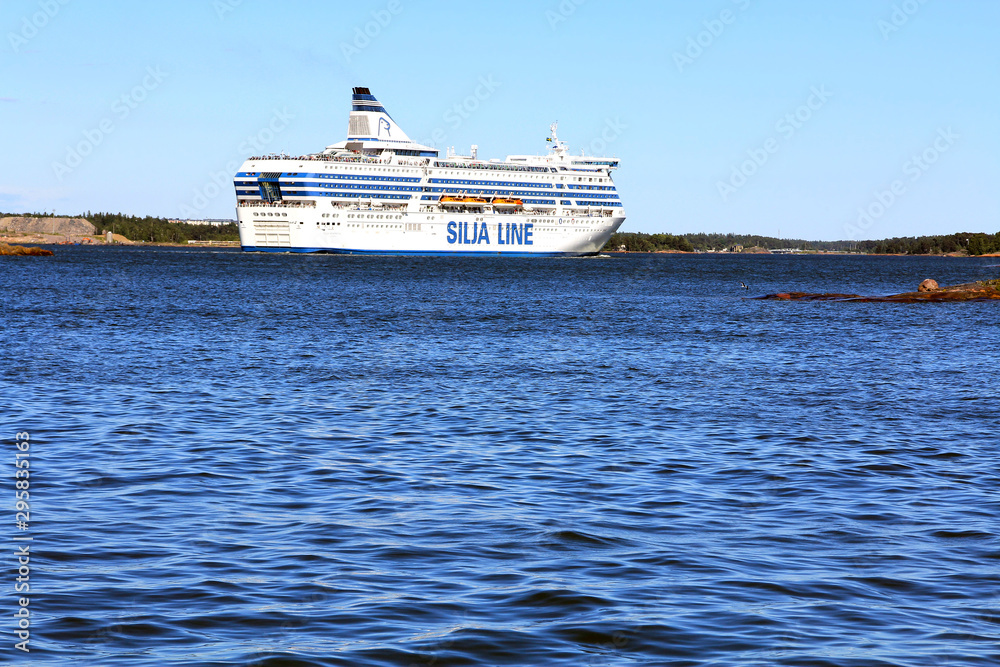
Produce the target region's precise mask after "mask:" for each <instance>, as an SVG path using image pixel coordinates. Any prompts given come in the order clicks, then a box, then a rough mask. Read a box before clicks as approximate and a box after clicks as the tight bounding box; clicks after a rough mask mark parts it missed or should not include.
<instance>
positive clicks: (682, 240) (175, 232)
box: [0, 211, 1000, 256]
mask: <svg viewBox="0 0 1000 667" xmlns="http://www.w3.org/2000/svg"><path fill="white" fill-rule="evenodd" d="M6 216H12V217H32V218H52V217H66V216H61V215H60V216H56V215H55V214H53V213H0V217H6ZM79 217H82V218H84V219H86V220H88V221H89V222H90V223H91V224H93V225H94V227H95V229H96V233H97V234H101V235H103V234H104V233H105V232H113V233H115V234H121V235H122V236H124V237H125V238H127V239H129V240H131V241H146V242H151V243H186V242H188V241H239V239H240V234H239V227H238V226H237V225H236V223H235V222H232V223H229V224H226V225H219V226H216V225H192V224H189V223H186V222H171V221H170V220H168V219H166V218H157V217H152V216H148V215H147V216H144V217H141V218H140V217H138V216H132V215H123V214H122V213H91V212H90V211H87V212H86V213H85V214H84V215H82V216H79ZM623 246H624V248H625V250H627V251H628V252H657V251H664V250H666V251H680V252H707V251H710V250H713V251H721V250H730V249H732V248H734V247H736V246H742V247H744V248H765V249H767V250H778V249H784V248H791V249H795V250H802V251H806V252H809V251H814V252H815V251H827V252H858V253H866V254H884V255H943V254H947V253H952V252H962V251H964V252H967V253H968V254H969V255H972V256H977V255H986V254H992V253H1000V232H998V233H996V234H984V233H981V232H974V233H973V232H963V233H959V234H948V235H944V236H916V237H914V236H910V237H899V238H892V239H882V240H878V241H806V240H803V239H779V238H775V237H772V236H757V235H752V234H705V233H698V234H679V235H675V234H644V233H642V232H617V233H615V234H612V235H611V238H610V239H609V240H608V242H607V244H605V246H604V250H619V249H620V248H622V247H623Z"/></svg>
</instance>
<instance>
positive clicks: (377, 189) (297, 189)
mask: <svg viewBox="0 0 1000 667" xmlns="http://www.w3.org/2000/svg"><path fill="white" fill-rule="evenodd" d="M315 185H319V186H320V187H324V188H339V189H346V190H350V191H351V192H349V193H347V192H345V193H336V192H322V191H313V190H308V189H305V186H294V187H293V186H292V185H291V184H289V185H286V186H285V187H283V188H282V192H283V193H284V194H285V195H286V196H289V197H311V196H320V197H338V196H339V197H354V196H356V195H364V194H378V195H381V196H383V197H388V198H391V199H409V196H408V195H390V194H386V193H385V190H392V191H399V190H409V191H415V192H420V188H416V187H405V186H396V187H388V186H377V185H368V186H363V187H362V186H357V187H354V186H350V185H324V184H322V183H317V184H315ZM426 191H427V192H436V193H441V194H467V195H501V196H505V197H537V196H538V195H540V194H543V193H541V192H530V191H525V192H518V191H516V190H515V191H510V190H461V189H458V188H427V189H426ZM236 194H238V195H256V194H259V191H258V190H237V191H236ZM572 196H573V197H576V198H581V199H618V195H616V194H610V193H603V194H596V193H595V194H591V193H588V192H575V193H573V195H572ZM423 199H428V197H427V196H424V197H423Z"/></svg>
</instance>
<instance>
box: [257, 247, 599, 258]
mask: <svg viewBox="0 0 1000 667" xmlns="http://www.w3.org/2000/svg"><path fill="white" fill-rule="evenodd" d="M241 249H242V250H243V252H286V253H287V252H303V253H326V254H331V255H410V256H421V257H491V256H492V257H497V256H503V257H586V256H588V255H596V254H598V252H599V251H595V252H496V251H489V250H480V251H457V250H454V251H453V250H352V249H350V248H258V247H256V246H241Z"/></svg>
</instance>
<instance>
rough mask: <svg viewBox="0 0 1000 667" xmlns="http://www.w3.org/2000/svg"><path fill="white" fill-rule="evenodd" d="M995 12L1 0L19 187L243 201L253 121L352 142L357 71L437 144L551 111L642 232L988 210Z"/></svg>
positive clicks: (985, 219)
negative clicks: (239, 174) (596, 158)
mask: <svg viewBox="0 0 1000 667" xmlns="http://www.w3.org/2000/svg"><path fill="white" fill-rule="evenodd" d="M379 19H381V23H384V24H385V25H381V24H380V23H379V22H378V20H379ZM998 25H1000V2H996V0H923V1H921V0H842V1H840V2H824V3H815V2H804V1H802V0H710V1H709V0H705V1H700V2H695V1H692V0H687V1H683V2H682V1H679V0H678V1H669V0H668V1H664V2H652V1H635V2H611V1H610V0H562V2H560V1H559V0H551V1H538V2H528V1H521V0H514V1H509V0H508V1H504V2H500V1H493V2H458V1H454V2H452V1H441V0H436V1H431V0H393V1H381V0H378V1H375V2H366V1H355V2H333V1H321V0H312V1H305V0H302V1H295V0H289V1H287V2H280V3H275V2H261V1H259V0H242V1H239V0H177V1H175V2H170V3H138V2H131V1H128V2H126V1H124V0H119V1H106V2H98V1H96V0H95V1H86V0H3V4H2V5H0V28H2V41H0V120H2V124H3V132H2V133H0V137H2V139H0V148H2V154H3V158H4V159H3V160H2V161H0V210H2V211H15V212H21V211H37V210H48V211H52V210H54V211H56V212H58V213H61V214H74V213H80V212H83V211H86V210H91V211H98V210H101V211H104V210H107V211H122V212H126V213H131V214H137V215H147V214H149V215H158V216H168V217H175V216H184V217H188V216H185V214H191V213H192V212H193V213H194V214H196V217H227V218H232V217H234V215H235V214H234V211H233V207H234V203H235V197H234V194H233V188H232V184H231V177H232V173H230V172H231V169H230V167H231V166H232V164H234V163H238V162H240V161H241V160H242V159H243V158H245V157H247V155H249V154H251V153H257V152H260V151H257V150H254V149H253V147H252V146H250V145H249V144H248V138H250V137H254V138H255V140H257V141H258V142H261V143H263V142H264V140H266V143H265V144H264V146H263V147H264V149H265V150H266V151H285V152H288V153H291V154H302V153H306V152H313V151H316V150H319V149H322V148H323V147H324V146H326V145H328V144H331V143H334V142H336V141H340V140H342V139H343V138H345V135H346V131H347V114H348V111H349V100H350V92H351V91H350V89H351V87H352V86H359V85H360V86H368V87H370V88H371V89H372V91H373V93H374V94H375V95H376V96H377V97H378V98H379V99H380V100H381V101H382V102H383V103H384V104H385V105H386V107H387V108H388V110H389V112H390V113H391V114H392V115H393V117H394V118H395V119H396V121H397V122H398V123H399V124H400V126H401V127H402V128H403V129H404V130H405V131H406V132H407V133H408V134H410V136H411V137H412V138H413V139H416V140H422V141H427V142H429V141H430V140H431V137H433V136H434V132H435V130H438V136H439V138H440V140H439V141H438V142H437V147H438V148H440V149H444V148H446V147H447V146H455V147H456V148H457V149H458V150H459V152H462V153H465V152H467V151H468V148H469V145H470V144H473V143H475V144H478V145H479V147H480V149H479V155H480V156H481V157H487V158H492V157H501V158H502V157H504V156H506V155H507V154H509V153H544V152H545V143H544V139H545V137H546V136H547V133H548V125H549V123H551V122H552V121H554V120H558V121H559V123H560V125H559V134H560V138H562V139H564V140H565V141H567V142H569V144H570V148H571V149H572V150H574V152H579V150H580V149H581V148H583V149H586V150H587V152H588V153H590V152H591V149H592V148H601V147H602V144H604V145H606V148H605V149H604V151H603V152H606V153H607V154H613V155H616V156H617V157H619V158H621V160H622V168H621V170H620V171H619V172H617V174H616V181H617V182H618V184H619V188H620V191H621V195H622V198H623V200H624V202H625V206H626V211H627V213H628V216H629V217H628V220H627V221H626V223H625V226H624V227H623V230H624V231H644V232H657V231H663V232H674V233H683V232H696V231H706V232H708V231H721V232H740V233H758V234H767V235H777V234H778V233H779V231H780V234H781V235H782V236H785V237H798V238H809V239H823V240H831V239H844V238H885V237H890V236H914V235H924V234H938V233H952V232H957V231H986V232H991V233H992V232H997V231H1000V187H998V184H1000V85H998V81H1000V78H998V72H1000V39H998V33H997V26H998ZM38 26H41V27H38ZM366 27H367V30H368V32H369V33H371V34H373V35H374V36H373V37H368V36H365V37H364V38H360V37H359V32H360V33H361V34H363V31H364V30H365V29H366ZM366 40H367V41H366ZM699 42H700V43H701V44H699ZM481 81H486V82H488V83H489V85H488V86H486V85H483V84H482V83H481ZM477 94H478V98H477V97H476V96H477ZM810 104H811V107H812V108H810ZM456 105H458V107H459V109H460V110H461V112H460V113H459V112H457V111H456V110H455V107H456ZM789 114H791V120H789V119H787V118H786V116H788V115H789ZM796 114H797V115H798V118H796ZM108 130H110V131H108ZM78 149H79V150H78ZM80 153H86V155H82V154H80ZM914 157H916V158H917V159H918V161H914V159H913V158H914ZM754 158H756V161H754ZM764 158H766V161H765V159H764ZM748 160H750V162H747V161H748ZM758 163H759V164H758ZM734 172H735V173H734ZM213 178H215V179H217V180H219V181H220V182H222V184H223V186H222V188H221V191H220V188H218V187H217V186H216V185H215V184H214V182H213ZM894 186H895V190H896V192H893V188H894ZM880 199H881V202H880ZM859 209H863V210H866V211H867V217H862V216H860V214H859Z"/></svg>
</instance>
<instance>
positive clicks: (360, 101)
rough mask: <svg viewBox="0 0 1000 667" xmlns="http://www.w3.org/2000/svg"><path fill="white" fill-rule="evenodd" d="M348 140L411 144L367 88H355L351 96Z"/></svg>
mask: <svg viewBox="0 0 1000 667" xmlns="http://www.w3.org/2000/svg"><path fill="white" fill-rule="evenodd" d="M347 139H348V141H351V140H355V141H357V140H360V141H392V142H409V141H410V138H409V137H408V136H406V133H405V132H403V130H402V129H400V127H399V125H396V121H394V120H393V119H392V116H390V115H389V112H388V111H386V110H385V107H383V106H382V103H381V102H379V101H378V100H377V99H375V96H374V95H372V93H371V91H370V90H368V89H367V88H355V89H354V94H353V95H352V96H351V118H350V121H349V123H348V127H347Z"/></svg>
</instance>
